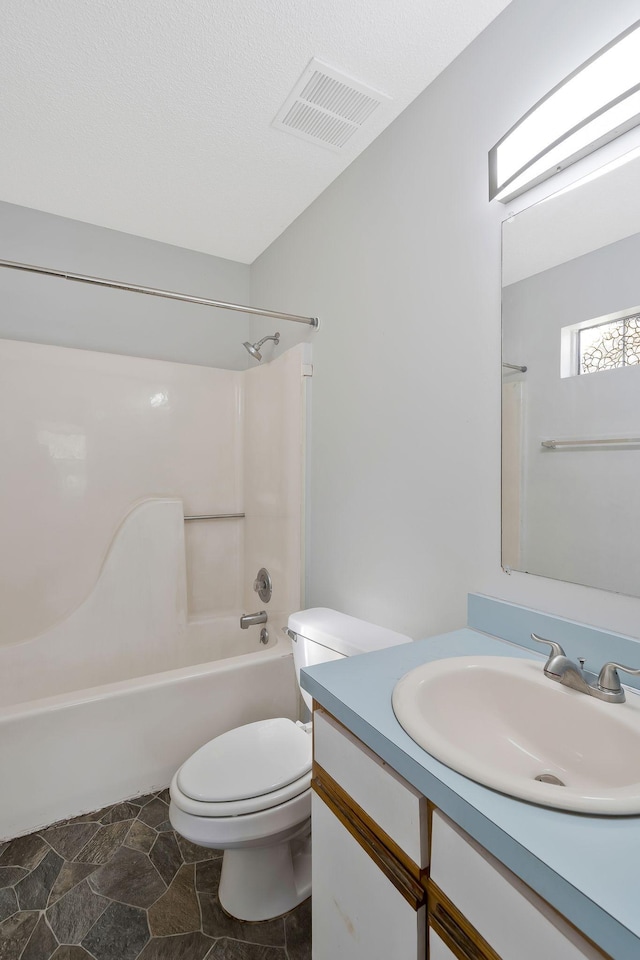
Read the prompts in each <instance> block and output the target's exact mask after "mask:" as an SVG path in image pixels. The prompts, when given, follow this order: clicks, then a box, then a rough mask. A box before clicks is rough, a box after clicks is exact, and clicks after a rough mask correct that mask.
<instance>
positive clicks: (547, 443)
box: [540, 437, 640, 450]
mask: <svg viewBox="0 0 640 960" xmlns="http://www.w3.org/2000/svg"><path fill="white" fill-rule="evenodd" d="M627 443H640V437H606V438H604V439H598V440H542V441H541V443H540V446H541V447H547V449H549V450H555V448H556V447H593V446H600V445H604V444H609V445H610V446H616V445H620V444H627Z"/></svg>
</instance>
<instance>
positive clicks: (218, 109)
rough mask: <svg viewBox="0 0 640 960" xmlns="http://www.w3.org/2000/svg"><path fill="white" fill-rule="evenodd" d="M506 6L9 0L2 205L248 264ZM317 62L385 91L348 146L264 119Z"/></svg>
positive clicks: (0, 154)
mask: <svg viewBox="0 0 640 960" xmlns="http://www.w3.org/2000/svg"><path fill="white" fill-rule="evenodd" d="M507 3H508V0H350V2H345V0H245V2H238V0H89V2H79V0H4V3H3V4H2V28H1V29H0V83H1V89H2V95H1V96H0V126H1V129H2V136H1V138H0V184H1V186H0V199H2V200H6V201H9V202H11V203H17V204H22V205H24V206H28V207H34V208H37V209H40V210H46V211H48V212H50V213H57V214H61V215H63V216H67V217H73V218H75V219H78V220H85V221H88V222H90V223H95V224H99V225H102V226H107V227H113V228H115V229H117V230H124V231H126V232H128V233H133V234H138V235H140V236H144V237H150V238H152V239H155V240H163V241H165V242H167V243H173V244H178V245H179V246H182V247H187V248H191V249H194V250H201V251H204V252H207V253H211V254H215V255H217V256H220V257H228V258H230V259H232V260H238V261H241V262H244V263H250V262H252V261H253V260H254V259H255V257H256V256H258V255H259V254H260V253H261V252H262V251H263V250H264V249H265V248H266V247H267V246H268V245H269V244H270V243H271V242H272V240H274V239H275V238H276V237H277V236H278V235H279V234H280V233H281V232H282V231H283V230H284V229H285V227H287V226H288V224H289V223H291V221H292V220H294V219H295V217H297V216H298V214H300V213H301V212H302V211H303V210H304V209H305V207H307V206H308V205H309V204H310V203H311V202H312V201H313V200H314V199H315V198H316V197H317V196H318V195H319V194H320V193H321V192H322V191H323V190H324V189H325V187H327V186H328V185H329V183H331V181H332V180H334V179H335V177H337V176H338V174H339V173H340V172H341V171H342V170H344V168H345V167H346V166H348V164H349V163H350V162H351V161H352V160H353V159H354V158H355V157H356V156H357V155H358V154H359V153H360V152H361V151H362V150H363V149H364V148H365V147H366V146H367V145H368V144H369V143H370V142H371V141H372V140H373V139H374V138H375V137H376V136H377V135H378V134H379V133H380V132H381V131H382V130H383V129H384V128H385V127H386V126H387V125H388V124H389V123H390V122H391V121H392V120H393V119H394V118H395V117H396V116H397V115H398V114H399V113H400V112H401V111H402V110H403V109H404V108H405V107H406V106H407V105H408V104H409V103H410V102H411V101H412V100H413V99H414V98H415V97H416V96H417V95H418V94H419V93H420V92H421V91H422V90H423V89H424V88H425V87H426V86H427V85H428V84H429V83H430V82H431V80H433V78H434V77H435V76H436V75H437V74H438V73H439V72H440V71H441V70H442V69H443V68H444V67H445V66H446V65H447V64H448V63H450V62H451V61H452V60H453V59H454V58H455V57H456V56H457V54H458V53H459V52H460V51H461V50H462V49H463V48H464V47H465V46H466V45H467V44H468V43H470V41H471V40H472V39H473V38H474V37H475V36H476V35H477V34H478V33H480V31H481V30H483V29H484V27H485V26H487V24H488V23H489V22H490V21H491V20H492V19H493V18H494V17H495V16H496V15H497V14H498V13H499V12H500V11H501V10H502V9H503V8H504V7H506V6H507ZM313 56H316V57H318V58H319V59H321V60H323V61H324V62H326V63H328V64H329V65H332V66H333V67H335V68H337V69H339V70H341V71H343V72H345V73H347V74H349V75H350V76H352V77H353V78H355V79H357V80H360V81H362V82H364V83H367V84H369V85H370V86H372V87H374V88H376V89H378V90H380V91H382V92H383V93H386V94H387V95H388V96H390V97H391V98H392V99H391V100H390V101H389V103H387V104H384V105H383V106H381V107H379V108H378V109H377V110H376V112H375V114H374V116H373V117H372V118H371V120H370V121H369V122H368V123H367V124H366V126H365V127H364V128H363V129H362V130H361V131H359V132H358V133H357V134H356V135H355V136H354V137H352V139H351V140H350V141H349V143H348V144H347V146H346V147H345V148H344V149H343V150H342V151H341V152H340V153H334V152H331V151H330V150H327V149H325V148H323V147H321V146H316V145H315V144H312V143H308V142H305V141H304V140H300V139H298V138H296V137H294V136H291V135H288V134H286V133H282V132H280V131H278V130H276V129H274V128H273V127H272V126H271V121H272V120H273V118H274V116H275V114H276V112H277V111H278V109H279V108H280V106H281V105H282V103H283V101H284V99H285V98H286V96H287V95H288V93H289V92H290V90H291V88H292V86H293V84H294V83H295V82H296V80H297V79H298V77H299V76H300V74H301V73H302V71H303V69H304V68H305V67H306V65H307V63H308V62H309V60H310V59H311V57H313ZM2 255H3V256H10V251H7V250H5V251H4V253H3V254H2Z"/></svg>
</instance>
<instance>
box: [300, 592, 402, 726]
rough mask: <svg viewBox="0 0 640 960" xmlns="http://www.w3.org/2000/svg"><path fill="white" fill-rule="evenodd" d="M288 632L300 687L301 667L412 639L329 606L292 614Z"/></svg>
mask: <svg viewBox="0 0 640 960" xmlns="http://www.w3.org/2000/svg"><path fill="white" fill-rule="evenodd" d="M287 633H288V634H289V637H290V638H291V642H292V645H293V662H294V664H295V668H296V680H297V682H298V686H299V687H300V669H301V668H302V667H311V666H313V665H314V664H316V663H325V662H327V661H328V660H341V659H342V658H343V657H354V656H357V654H359V653H371V652H372V651H373V650H383V649H384V648H385V647H393V646H396V645H397V644H400V643H410V642H411V637H407V636H405V635H404V634H402V633H396V632H395V631H394V630H388V629H387V628H386V627H379V626H377V625H376V624H374V623H367V622H366V620H358V619H357V618H356V617H349V616H347V614H345V613H338V611H337V610H330V609H329V608H328V607H313V608H312V609H310V610H300V611H299V612H298V613H292V614H291V616H290V617H289V623H288V628H287ZM300 692H301V693H302V696H303V698H304V702H305V703H306V705H307V706H308V708H309V710H311V696H310V695H309V694H308V693H307V692H306V690H302V688H301V687H300Z"/></svg>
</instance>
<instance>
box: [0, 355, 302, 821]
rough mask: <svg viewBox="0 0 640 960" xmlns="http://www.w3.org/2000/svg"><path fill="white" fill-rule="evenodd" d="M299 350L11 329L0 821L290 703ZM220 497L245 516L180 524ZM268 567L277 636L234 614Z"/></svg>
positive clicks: (298, 490)
mask: <svg viewBox="0 0 640 960" xmlns="http://www.w3.org/2000/svg"><path fill="white" fill-rule="evenodd" d="M306 349H307V348H306V347H303V346H299V347H296V348H294V349H292V350H289V351H287V352H286V353H284V354H283V355H281V356H279V357H277V358H275V359H273V360H272V361H271V362H269V363H267V364H262V365H260V366H256V367H254V368H253V369H251V370H247V371H245V372H243V373H240V372H233V371H219V370H208V369H205V368H200V367H189V366H187V365H185V364H172V363H162V362H156V361H147V360H140V359H137V358H133V357H114V356H109V355H106V354H102V355H96V354H93V353H91V352H89V351H78V350H66V349H65V348H59V347H46V346H43V345H40V344H28V343H11V342H9V341H4V342H0V364H1V365H2V370H3V372H7V380H8V381H9V382H10V383H5V389H6V390H9V392H10V395H11V396H12V397H13V402H12V407H11V409H12V410H16V411H17V412H19V417H18V416H17V414H16V417H15V418H14V419H12V417H13V414H12V413H11V414H10V413H9V407H8V406H7V407H6V408H5V410H6V413H5V416H4V417H3V418H0V435H3V436H4V434H3V431H4V432H5V433H6V435H7V442H11V443H12V447H11V449H12V450H13V451H14V455H13V458H12V460H11V464H10V466H11V469H10V470H9V469H8V470H7V471H5V473H4V479H3V483H4V486H3V489H2V493H3V497H2V499H3V503H4V504H5V506H6V507H7V508H9V507H10V509H7V510H6V511H5V512H4V513H3V516H2V521H1V523H0V528H1V529H0V534H2V531H4V530H6V532H7V533H10V534H11V536H12V537H13V540H11V543H12V544H13V547H14V549H13V550H12V551H10V550H6V551H5V552H4V561H3V562H4V564H5V568H6V572H7V579H8V581H9V583H7V582H5V584H4V586H5V588H7V589H8V593H7V594H6V598H7V602H8V604H9V601H10V602H11V603H12V604H13V607H12V614H13V615H12V617H7V618H5V622H4V625H3V628H4V637H3V638H2V639H0V771H1V773H2V786H1V788H0V838H7V837H13V836H18V835H20V834H24V833H29V832H31V831H33V830H35V829H38V828H40V827H42V826H44V825H46V824H49V823H53V822H56V821H58V820H60V819H64V818H67V817H73V816H75V815H77V814H80V813H85V812H89V811H93V810H95V809H97V808H99V807H102V806H104V805H105V804H108V803H113V802H116V801H118V800H123V799H125V798H127V797H134V796H136V795H140V794H143V793H146V792H148V791H150V790H153V789H157V788H160V787H163V786H166V785H167V784H168V782H169V780H170V777H171V775H172V774H173V772H174V771H175V769H176V768H177V767H178V766H179V765H180V763H181V762H182V761H183V760H184V758H185V757H186V756H189V755H190V754H191V753H193V752H194V750H195V749H197V747H199V746H200V745H202V744H203V743H205V742H206V741H207V740H209V739H211V738H212V737H215V736H217V735H219V734H221V733H223V732H225V731H226V730H228V729H230V728H232V727H235V726H238V725H240V724H243V723H250V722H253V721H255V720H259V719H264V718H269V717H274V716H285V717H289V718H291V719H294V718H295V717H296V716H297V712H298V692H297V686H296V683H295V673H294V669H293V660H292V656H291V648H290V644H289V641H288V639H286V638H285V637H284V636H283V634H282V630H281V628H282V627H283V626H284V625H285V623H286V619H287V617H288V614H289V613H290V612H291V611H293V610H298V609H299V608H300V606H301V605H302V601H301V582H302V556H301V554H302V550H301V546H302V543H301V537H302V523H301V517H302V512H303V501H302V487H303V479H302V478H303V458H304V424H305V396H306V387H305V384H306V383H307V382H308V380H307V379H306V376H308V375H309V373H310V368H309V367H308V366H305V362H306V363H308V360H307V359H306V358H307V354H306ZM22 374H24V375H22ZM305 375H306V376H305ZM166 385H168V386H166ZM9 387H10V389H9ZM167 397H168V404H167V406H166V411H167V413H168V416H165V414H164V413H163V414H162V416H159V414H158V411H164V410H165V406H162V405H160V406H158V407H155V406H154V402H156V401H157V402H158V403H161V402H162V403H164V400H165V398H167ZM96 398H97V399H96ZM154 411H155V413H154ZM43 424H44V426H45V427H46V430H44V433H43ZM71 425H74V426H73V427H71ZM75 425H78V426H77V428H76V426H75ZM76 435H77V436H78V437H80V436H83V437H85V438H86V439H85V440H84V441H83V443H82V444H80V441H78V442H77V443H76V440H75V438H76ZM69 438H70V439H69ZM43 440H44V441H46V443H45V445H44V447H43ZM63 440H64V443H63ZM72 440H73V443H72ZM79 444H80V445H79ZM43 452H44V459H43V456H42V454H43ZM77 464H80V465H81V467H82V471H83V473H82V477H83V478H85V479H86V481H87V482H86V485H78V483H74V482H71V481H74V478H76V479H77V475H78V473H77V471H78V467H77ZM159 491H165V492H164V493H163V492H160V493H159ZM168 491H170V492H168ZM36 493H38V494H40V495H39V496H36V495H34V494H36ZM70 494H71V495H70ZM209 512H214V513H215V512H223V513H224V512H244V513H245V514H246V519H244V520H241V519H233V520H223V521H211V522H208V521H203V522H198V523H192V524H188V525H186V527H185V524H184V514H185V513H187V514H189V513H196V514H200V513H209ZM123 518H124V519H123ZM41 521H42V522H41ZM0 539H2V536H0ZM5 543H6V544H7V545H8V540H7V541H5ZM12 559H13V561H14V565H13V569H12V565H11V560H12ZM262 566H266V567H267V568H268V569H269V570H270V572H271V574H272V576H273V581H274V592H273V597H272V600H271V602H270V604H269V606H268V607H267V610H268V615H269V621H268V629H269V634H270V639H269V643H268V645H267V646H266V647H265V646H264V645H261V644H260V642H259V636H260V631H259V628H257V627H254V628H251V629H249V630H247V631H244V630H242V631H241V630H240V629H239V616H240V614H241V613H242V612H247V611H253V610H256V609H259V608H260V606H261V605H260V606H259V604H260V602H259V600H258V599H257V597H256V595H255V593H254V592H253V590H252V585H253V579H254V577H255V574H256V572H257V570H258V569H259V568H260V567H262ZM5 568H3V575H4V570H5ZM76 573H78V574H80V576H79V577H77V578H76V576H75V574H76ZM72 574H73V575H72ZM60 576H62V578H63V580H64V584H66V586H63V589H61V590H59V589H58V588H59V587H60V586H61V585H62V581H61V580H60ZM64 578H66V580H65V579H64ZM66 587H70V589H69V590H67V589H66ZM18 591H19V593H18ZM18 596H20V597H21V599H22V606H20V604H19V603H18ZM61 596H62V597H63V598H64V602H60V598H61ZM70 600H71V601H72V605H71V606H69V601H70ZM32 605H33V606H37V608H38V609H37V616H31V614H32V613H33V610H32ZM23 611H24V615H23ZM37 623H40V624H42V625H41V626H40V628H39V629H35V630H34V629H30V626H31V627H34V626H36V624H37ZM14 627H15V629H14Z"/></svg>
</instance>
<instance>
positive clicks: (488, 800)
mask: <svg viewBox="0 0 640 960" xmlns="http://www.w3.org/2000/svg"><path fill="white" fill-rule="evenodd" d="M472 654H473V655H476V654H481V655H487V656H512V657H521V658H525V659H533V658H536V654H535V653H532V652H531V650H526V649H523V648H521V647H519V646H516V645H515V644H512V643H508V642H505V641H504V640H500V639H497V638H496V637H492V636H487V635H486V634H484V633H480V632H479V631H477V630H472V629H469V628H465V629H462V630H457V631H455V632H453V633H448V634H444V635H442V636H437V637H432V638H429V639H427V640H418V641H416V642H413V643H407V644H404V645H402V646H399V647H391V648H390V649H388V650H381V651H379V652H377V653H370V654H364V655H363V656H359V657H351V658H348V659H345V660H339V661H333V662H330V663H322V664H319V665H317V666H315V667H310V668H307V669H306V670H303V671H302V675H301V683H302V686H303V688H304V689H305V690H307V691H308V692H309V693H310V694H311V695H312V696H313V697H314V698H315V700H316V701H317V702H318V703H319V704H320V705H321V706H323V707H324V708H325V709H326V710H328V711H329V713H331V714H333V716H334V717H336V719H338V720H340V722H341V723H343V724H344V725H345V726H346V727H347V728H348V729H349V730H351V731H352V732H353V733H354V734H355V735H356V736H357V737H359V739H360V740H362V741H363V743H365V744H366V745H367V746H368V747H370V748H371V749H372V750H373V751H374V752H375V753H376V754H377V755H378V756H379V757H381V758H382V759H383V760H385V761H386V762H387V763H388V764H389V765H390V766H391V767H393V769H394V770H396V771H397V772H398V773H399V774H401V775H402V776H403V777H404V778H405V779H406V780H408V781H409V783H411V784H413V786H414V787H416V789H417V790H419V791H420V792H421V793H422V794H424V795H425V796H426V797H428V798H429V799H430V800H431V801H432V802H433V803H434V804H435V805H436V806H437V807H439V808H440V809H441V810H442V811H443V812H444V813H445V814H447V816H449V817H450V818H451V819H452V820H454V821H455V822H456V823H457V824H459V826H460V827H462V828H463V829H464V830H466V831H467V833H469V834H470V835H471V836H472V837H474V838H475V839H476V840H477V841H478V843H480V844H482V846H483V847H485V849H486V850H488V851H489V852H490V853H492V854H493V855H494V856H495V857H497V858H498V860H500V861H501V862H502V863H504V864H505V866H507V867H509V869H510V870H512V871H513V872H514V873H515V874H516V875H517V876H519V877H520V878H521V879H522V880H523V881H524V882H525V883H527V884H528V885H529V886H530V887H531V888H532V889H533V890H535V891H536V892H537V893H539V894H540V896H541V897H543V898H544V899H545V900H546V901H547V902H548V903H550V904H551V905H552V906H554V907H555V908H556V909H557V910H558V911H559V912H560V913H561V914H563V915H564V916H565V917H566V918H567V919H568V920H569V921H570V922H571V923H573V924H574V925H575V926H576V927H578V929H580V930H582V931H583V932H584V934H585V935H586V936H587V937H590V938H591V940H593V941H594V943H596V944H597V945H598V946H599V947H601V949H602V950H604V951H605V952H606V953H608V954H609V955H610V956H611V957H612V958H613V960H638V958H639V957H640V817H592V816H585V815H582V814H573V813H566V812H564V811H559V810H552V809H550V808H548V807H538V806H535V805H533V804H529V803H526V802H524V801H520V800H516V799H514V798H512V797H508V796H505V795H503V794H501V793H497V792H496V791H494V790H490V789H488V788H487V787H483V786H481V785H480V784H478V783H474V782H473V781H472V780H469V779H467V778H466V777H463V776H462V775H460V774H458V773H456V772H455V771H454V770H451V769H449V767H446V766H445V765H444V764H442V763H440V762H439V761H438V760H436V759H435V758H434V757H432V756H431V755H430V754H428V753H426V751H424V750H423V749H422V748H421V747H419V746H418V745H417V744H416V743H414V741H413V740H412V739H411V738H410V737H409V736H408V734H406V733H405V732H404V730H403V729H402V727H401V726H400V724H399V723H398V721H397V720H396V718H395V715H394V713H393V710H392V707H391V693H392V691H393V688H394V686H395V684H396V682H397V681H398V680H399V679H400V677H402V676H404V674H405V673H408V672H409V671H410V670H413V668H414V667H417V666H419V665H420V664H421V663H426V662H427V661H430V660H438V659H441V658H442V657H458V656H467V655H472ZM539 659H540V664H541V666H542V664H543V663H544V660H545V657H544V656H540V657H539ZM533 721H535V718H533Z"/></svg>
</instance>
